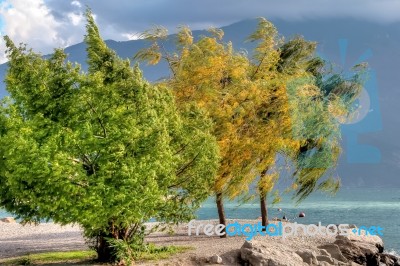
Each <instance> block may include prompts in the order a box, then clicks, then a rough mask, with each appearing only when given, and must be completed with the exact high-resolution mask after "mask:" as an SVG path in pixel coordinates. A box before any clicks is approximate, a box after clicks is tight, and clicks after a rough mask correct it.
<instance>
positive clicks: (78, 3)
mask: <svg viewBox="0 0 400 266" xmlns="http://www.w3.org/2000/svg"><path fill="white" fill-rule="evenodd" d="M71 5H73V6H77V7H79V8H80V7H82V4H81V3H80V2H79V1H76V0H75V1H72V2H71Z"/></svg>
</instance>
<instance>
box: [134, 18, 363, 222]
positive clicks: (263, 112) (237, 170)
mask: <svg viewBox="0 0 400 266" xmlns="http://www.w3.org/2000/svg"><path fill="white" fill-rule="evenodd" d="M210 32H211V36H201V37H200V38H199V39H198V41H196V42H194V41H193V36H192V34H191V32H190V30H189V29H188V28H186V27H183V28H181V29H180V31H179V32H178V34H177V35H176V52H175V53H171V52H168V51H166V50H165V49H164V46H163V41H165V40H166V38H167V32H166V30H165V29H163V28H155V29H153V30H150V31H148V32H145V33H144V34H143V36H142V37H143V38H146V39H150V40H151V41H152V42H153V44H152V45H151V47H150V48H148V49H145V50H142V51H140V52H139V53H138V54H137V55H136V58H137V59H139V60H145V61H148V62H149V63H150V64H157V63H158V62H159V61H160V60H162V59H164V60H166V61H167V62H168V64H169V66H170V70H171V77H170V78H169V79H167V80H166V81H164V83H165V84H168V86H170V87H171V88H173V92H174V94H175V96H176V99H177V103H178V106H179V107H182V106H185V105H187V104H189V103H190V104H192V103H195V104H196V105H197V106H199V107H200V108H202V109H203V110H205V111H206V112H207V114H208V116H209V117H210V118H211V119H212V120H213V122H214V129H213V134H214V136H215V137H216V139H217V140H218V144H219V148H220V155H221V162H220V167H219V169H218V172H217V175H216V178H215V184H214V193H215V196H216V204H217V209H218V215H219V220H220V223H221V224H225V213H224V207H223V198H224V197H225V196H228V197H229V198H231V199H232V198H235V197H238V196H240V195H244V194H247V193H248V192H249V188H250V186H251V184H252V183H253V182H254V181H255V180H257V185H256V187H257V189H256V191H257V193H258V195H259V198H260V205H261V213H262V215H261V216H262V223H263V225H266V224H267V222H268V220H267V204H266V198H267V195H268V193H270V192H271V191H272V190H273V188H274V185H275V183H276V182H277V180H278V179H279V173H278V172H276V171H275V172H274V171H272V172H271V170H272V169H273V168H274V166H275V158H276V156H277V155H278V154H281V155H283V156H285V157H286V158H288V159H291V160H292V163H291V165H292V166H294V170H295V172H294V175H293V177H294V178H293V185H292V186H291V188H293V189H294V190H295V196H296V197H297V198H298V199H300V200H301V199H303V198H304V197H306V196H308V195H309V194H310V193H311V192H312V191H314V190H315V189H324V190H335V189H336V188H337V185H338V181H336V180H334V179H332V178H329V176H328V178H325V177H326V174H327V172H328V170H330V169H332V168H334V166H335V165H336V161H337V158H338V154H339V142H338V140H339V138H340V132H339V123H338V121H337V120H335V115H337V113H336V114H335V112H332V111H333V110H337V111H338V112H339V113H340V110H350V108H349V106H351V103H352V102H353V101H354V99H355V97H356V96H357V93H358V91H359V87H360V86H359V83H358V81H359V79H357V78H354V79H348V80H346V79H344V78H343V77H341V76H340V75H331V77H335V78H334V81H335V82H336V83H335V82H332V81H333V80H332V79H331V78H327V77H329V76H328V75H327V74H326V73H325V72H323V70H324V65H325V64H326V63H325V62H324V61H322V60H321V59H319V58H318V57H317V56H315V47H316V45H315V43H312V42H307V41H305V40H303V39H302V38H295V39H293V40H291V41H289V42H284V41H283V39H282V38H280V37H279V35H278V32H277V30H276V28H275V27H274V26H273V24H272V23H270V22H268V21H267V20H265V19H263V18H261V19H260V21H259V25H258V27H257V29H256V31H255V32H254V33H253V34H252V35H251V36H250V37H249V41H253V42H256V43H257V45H256V48H255V50H254V53H253V58H252V59H249V58H248V57H247V56H246V55H245V54H243V53H237V52H235V51H234V49H233V47H232V44H231V43H229V42H228V43H225V42H223V41H222V37H223V32H222V31H221V30H218V29H211V30H210ZM355 77H358V76H355ZM328 84H330V85H328ZM335 84H336V85H338V86H339V87H342V89H341V90H339V91H340V92H341V94H340V97H335V96H334V95H337V96H339V94H335V93H332V94H331V93H330V92H328V90H330V91H335V89H333V87H335V86H336V85H335ZM328 87H329V89H328ZM300 96H301V97H300ZM340 99H346V101H342V100H340ZM341 114H345V113H343V112H341ZM257 177H258V179H257Z"/></svg>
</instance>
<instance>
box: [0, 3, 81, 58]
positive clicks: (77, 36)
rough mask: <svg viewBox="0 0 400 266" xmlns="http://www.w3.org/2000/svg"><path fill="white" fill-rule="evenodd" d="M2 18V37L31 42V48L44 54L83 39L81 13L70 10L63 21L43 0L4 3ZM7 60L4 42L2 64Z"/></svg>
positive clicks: (0, 52) (0, 49) (0, 46)
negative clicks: (6, 36)
mask: <svg viewBox="0 0 400 266" xmlns="http://www.w3.org/2000/svg"><path fill="white" fill-rule="evenodd" d="M75 2H76V1H75ZM0 16H1V18H2V21H3V23H4V25H3V29H2V35H3V34H4V35H8V36H9V37H10V38H11V39H12V40H13V41H14V42H15V43H17V44H18V43H21V42H23V43H28V45H29V47H31V48H33V49H35V50H37V51H40V52H42V53H44V54H46V53H50V52H51V51H52V50H53V49H54V48H57V47H65V46H68V45H71V44H73V43H76V42H78V41H80V40H82V34H83V25H84V21H83V17H82V14H81V13H79V12H76V11H75V12H74V11H73V10H71V12H70V13H68V14H66V16H65V19H64V20H63V19H61V20H60V19H59V18H56V17H55V16H54V14H53V12H52V10H50V8H49V7H48V6H47V5H46V3H45V2H44V1H43V0H30V1H26V0H6V1H3V2H1V3H0ZM78 32H79V33H78ZM5 59H6V58H5V46H4V41H3V40H1V41H0V61H3V62H4V61H5Z"/></svg>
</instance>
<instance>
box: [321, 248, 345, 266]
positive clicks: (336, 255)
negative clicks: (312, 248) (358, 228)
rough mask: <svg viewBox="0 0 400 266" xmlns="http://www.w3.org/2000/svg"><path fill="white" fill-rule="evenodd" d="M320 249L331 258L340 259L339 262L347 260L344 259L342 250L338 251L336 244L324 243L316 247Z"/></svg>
mask: <svg viewBox="0 0 400 266" xmlns="http://www.w3.org/2000/svg"><path fill="white" fill-rule="evenodd" d="M318 248H319V249H320V250H325V251H326V252H327V253H328V254H329V255H330V256H331V257H332V258H334V259H336V260H338V261H341V262H347V261H348V260H347V259H346V257H345V256H343V254H342V252H341V251H340V248H339V246H338V245H336V244H326V245H322V246H319V247H318Z"/></svg>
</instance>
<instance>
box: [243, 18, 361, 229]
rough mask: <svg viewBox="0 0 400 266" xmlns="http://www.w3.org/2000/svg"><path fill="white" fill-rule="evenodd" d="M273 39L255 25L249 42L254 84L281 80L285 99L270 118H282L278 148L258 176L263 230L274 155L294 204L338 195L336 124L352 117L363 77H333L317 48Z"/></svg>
mask: <svg viewBox="0 0 400 266" xmlns="http://www.w3.org/2000/svg"><path fill="white" fill-rule="evenodd" d="M276 34H277V33H276V30H275V28H274V27H273V25H272V24H271V23H270V22H268V21H266V20H264V19H260V22H259V25H258V28H257V30H256V31H255V33H253V34H252V35H251V36H250V38H249V40H250V41H255V42H257V43H258V44H257V47H256V49H255V52H254V55H253V58H254V60H253V65H254V66H253V68H254V69H256V72H254V73H255V74H253V77H254V78H255V79H254V80H256V79H257V78H258V77H261V79H265V77H268V76H269V77H273V78H274V79H275V78H278V79H281V80H284V81H285V85H284V86H283V88H284V90H285V91H286V94H287V98H286V100H287V102H280V103H279V105H281V108H279V105H278V106H275V108H271V111H272V112H273V113H275V114H279V113H280V114H281V119H280V127H279V130H278V132H279V137H278V138H277V140H278V141H279V142H280V143H281V144H280V145H276V146H275V148H276V150H275V151H274V152H273V153H272V154H271V157H269V158H270V164H269V165H268V167H266V168H261V172H259V181H258V183H257V187H258V189H257V192H258V194H259V197H260V205H261V206H260V207H261V217H262V224H263V225H266V224H267V222H268V219H267V208H266V205H267V204H266V197H267V194H268V193H270V192H271V191H272V190H273V189H274V185H275V183H276V182H277V181H278V180H279V174H278V173H277V172H276V171H275V172H270V173H267V171H268V169H271V168H275V167H273V166H274V164H275V160H274V159H275V158H273V156H274V155H276V154H277V153H279V154H280V155H283V156H285V157H286V158H288V159H291V162H290V163H291V165H292V166H293V168H294V173H293V181H292V184H291V185H290V186H289V188H288V191H294V199H297V201H298V202H299V201H301V200H303V199H304V198H306V197H307V196H308V195H309V194H310V193H312V192H313V191H315V190H317V189H319V190H323V191H326V192H333V193H334V192H336V191H337V190H338V188H339V185H340V179H339V178H336V177H334V176H333V175H334V169H335V167H336V165H337V162H338V158H339V155H340V150H341V147H340V138H341V133H340V118H346V117H349V116H350V115H351V114H352V111H353V106H354V102H355V100H356V99H357V97H358V95H359V93H360V91H361V88H362V84H363V73H364V69H363V68H362V67H361V68H358V69H354V72H353V73H352V74H351V75H349V76H347V77H345V76H342V75H340V74H337V73H334V72H333V71H331V70H328V66H329V65H328V63H327V62H325V61H323V60H322V59H320V58H319V57H317V56H316V55H315V50H316V43H313V42H309V41H306V40H304V39H303V38H301V37H295V38H293V39H292V40H289V41H287V42H284V43H283V44H282V45H279V42H280V40H279V39H278V38H276ZM274 47H275V48H274ZM274 53H276V54H278V60H276V59H274V60H273V63H272V65H271V64H270V65H267V66H265V67H263V65H265V64H266V62H271V60H270V59H269V58H268V56H269V57H270V56H271V54H274ZM271 72H275V73H277V74H275V75H273V73H271ZM268 104H269V105H270V106H271V105H273V104H274V103H272V102H271V103H268ZM282 105H284V106H286V108H283V107H282ZM260 161H261V160H260ZM275 192H278V191H275Z"/></svg>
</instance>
